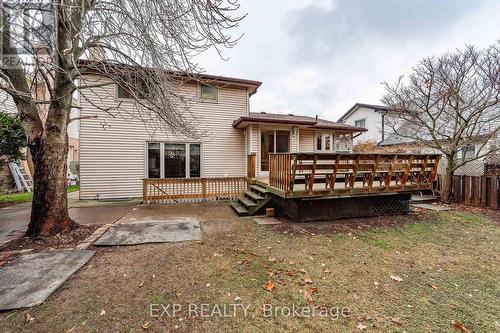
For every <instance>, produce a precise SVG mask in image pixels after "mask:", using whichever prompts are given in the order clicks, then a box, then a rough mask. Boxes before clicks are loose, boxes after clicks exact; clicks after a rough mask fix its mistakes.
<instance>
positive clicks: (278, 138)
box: [260, 130, 290, 175]
mask: <svg viewBox="0 0 500 333" xmlns="http://www.w3.org/2000/svg"><path fill="white" fill-rule="evenodd" d="M289 151H290V131H284V130H262V131H261V132H260V171H261V174H263V175H265V174H267V172H268V171H269V154H270V153H288V152H289Z"/></svg>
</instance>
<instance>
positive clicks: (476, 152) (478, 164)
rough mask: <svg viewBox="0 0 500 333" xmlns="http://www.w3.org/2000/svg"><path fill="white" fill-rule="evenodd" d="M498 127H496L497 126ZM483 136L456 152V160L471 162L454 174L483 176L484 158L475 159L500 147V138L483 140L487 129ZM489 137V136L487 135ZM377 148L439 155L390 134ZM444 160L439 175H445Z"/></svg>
mask: <svg viewBox="0 0 500 333" xmlns="http://www.w3.org/2000/svg"><path fill="white" fill-rule="evenodd" d="M492 126H493V125H492ZM497 126H498V125H497ZM398 131H399V132H400V133H403V135H404V130H403V129H399V130H398ZM484 131H485V135H478V136H477V139H476V140H474V141H473V142H471V143H470V144H468V145H467V146H466V147H462V149H461V150H460V151H458V154H457V159H463V160H471V161H470V162H467V163H466V164H465V165H463V166H461V167H459V168H458V169H457V170H455V172H454V174H455V175H458V176H462V175H463V176H482V175H483V174H484V166H485V164H484V161H485V158H486V156H484V157H481V158H478V159H475V160H472V159H474V158H475V157H477V156H481V155H480V154H484V152H488V151H490V150H493V149H494V148H495V147H499V146H500V137H498V136H494V137H491V138H489V139H488V140H487V139H486V138H485V137H486V136H487V135H486V134H489V133H492V132H489V133H488V128H486V129H484ZM488 137H489V135H488ZM379 147H383V148H386V149H391V148H393V149H394V150H396V149H397V150H405V151H407V152H414V153H420V154H427V153H428V154H437V153H440V152H439V151H438V150H437V149H434V148H430V147H426V146H423V145H422V144H419V143H417V142H415V140H413V139H411V138H407V137H404V136H401V135H398V134H396V133H390V134H388V135H387V137H386V139H385V140H383V141H382V142H380V143H379ZM445 166H446V159H445V158H444V157H443V158H442V159H441V163H440V166H439V174H444V173H445Z"/></svg>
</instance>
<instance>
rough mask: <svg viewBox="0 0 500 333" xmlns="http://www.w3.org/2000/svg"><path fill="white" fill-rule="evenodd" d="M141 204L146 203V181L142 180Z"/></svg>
mask: <svg viewBox="0 0 500 333" xmlns="http://www.w3.org/2000/svg"><path fill="white" fill-rule="evenodd" d="M142 203H143V204H147V203H148V180H147V179H143V180H142Z"/></svg>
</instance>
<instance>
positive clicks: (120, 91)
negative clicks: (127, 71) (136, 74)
mask: <svg viewBox="0 0 500 333" xmlns="http://www.w3.org/2000/svg"><path fill="white" fill-rule="evenodd" d="M148 90H149V89H148V86H147V84H146V83H145V82H144V81H142V80H141V81H138V82H135V84H130V86H125V85H120V84H117V85H116V97H118V98H123V99H132V98H139V99H145V98H146V95H147V92H148ZM133 92H134V93H133Z"/></svg>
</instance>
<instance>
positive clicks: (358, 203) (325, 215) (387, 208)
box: [271, 193, 411, 222]
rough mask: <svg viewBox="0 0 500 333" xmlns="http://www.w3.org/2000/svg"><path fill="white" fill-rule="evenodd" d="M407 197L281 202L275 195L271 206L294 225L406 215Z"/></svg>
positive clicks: (407, 194)
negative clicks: (293, 221)
mask: <svg viewBox="0 0 500 333" xmlns="http://www.w3.org/2000/svg"><path fill="white" fill-rule="evenodd" d="M410 198H411V194H409V193H397V194H380V195H370V196H357V197H343V198H321V199H284V198H281V197H279V196H274V197H273V200H272V204H271V206H274V207H276V208H278V209H279V210H280V211H281V212H283V213H284V214H285V215H287V216H288V217H290V218H291V219H293V220H295V221H297V222H313V221H328V220H338V219H344V218H356V217H369V216H382V215H400V214H408V213H409V211H410Z"/></svg>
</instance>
